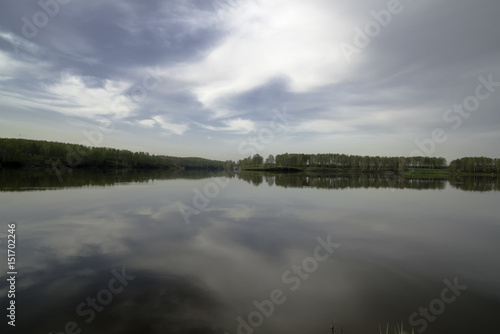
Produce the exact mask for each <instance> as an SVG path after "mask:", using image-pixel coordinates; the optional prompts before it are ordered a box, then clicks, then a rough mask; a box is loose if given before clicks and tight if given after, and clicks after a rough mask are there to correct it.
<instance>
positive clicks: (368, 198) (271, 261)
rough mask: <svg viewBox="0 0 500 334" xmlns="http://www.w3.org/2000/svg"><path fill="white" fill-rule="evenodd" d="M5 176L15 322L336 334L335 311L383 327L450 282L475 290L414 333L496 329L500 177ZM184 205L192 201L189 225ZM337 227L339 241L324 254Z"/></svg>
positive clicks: (2, 189)
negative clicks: (12, 237) (13, 238)
mask: <svg viewBox="0 0 500 334" xmlns="http://www.w3.org/2000/svg"><path fill="white" fill-rule="evenodd" d="M1 180H2V183H1V185H0V212H1V213H2V222H3V223H2V229H3V230H2V231H0V233H6V230H7V226H6V225H7V224H8V223H9V222H12V221H15V222H17V224H18V227H17V238H18V240H17V242H18V244H17V261H18V263H17V269H18V273H19V274H18V282H17V292H18V293H16V305H18V309H17V314H18V318H17V322H16V330H17V332H18V333H49V332H51V331H52V332H54V333H60V332H63V333H64V332H65V326H67V324H68V323H69V324H70V327H71V326H72V325H73V324H71V322H74V325H75V326H77V328H78V329H81V333H111V334H113V333H155V334H156V333H226V332H227V333H231V334H233V333H237V332H238V326H239V322H238V320H237V319H238V318H239V317H241V318H242V319H244V320H245V321H246V322H247V323H248V322H249V325H248V327H246V326H247V325H245V326H244V327H245V328H243V327H241V326H240V328H239V332H241V333H249V332H250V331H253V332H255V333H292V334H295V333H297V334H298V333H330V332H331V331H330V326H331V322H332V320H333V319H336V323H337V329H339V327H340V326H343V328H344V333H346V334H348V333H378V326H379V325H382V326H385V324H386V323H387V322H390V323H392V324H395V323H396V322H398V323H401V321H403V322H404V324H405V327H409V317H410V315H411V314H412V313H414V312H417V313H418V312H419V308H420V307H426V308H429V304H431V303H433V301H434V300H435V299H441V292H442V290H443V289H444V288H445V287H446V285H445V283H444V282H443V281H444V280H448V281H449V282H453V280H454V279H455V278H457V280H458V282H459V284H461V285H466V286H467V289H466V290H464V291H462V292H461V294H460V295H459V296H456V299H455V300H454V301H453V302H451V303H449V304H443V305H444V307H445V309H444V310H442V311H440V312H438V313H439V314H438V315H437V316H436V318H435V319H433V321H424V320H423V319H425V318H424V317H423V316H421V315H418V314H417V316H416V317H415V318H414V320H415V321H418V322H417V324H418V325H417V326H416V327H415V329H416V330H417V329H423V323H426V325H427V328H426V329H425V333H498V332H499V330H500V325H499V321H498V320H497V318H498V314H499V311H500V262H499V260H500V256H499V255H498V254H499V250H500V246H499V245H498V240H499V237H500V222H499V215H498V209H497V206H498V203H499V199H500V192H498V191H497V190H498V189H499V187H498V181H497V179H493V181H492V179H491V178H487V179H484V178H483V179H478V178H476V179H472V180H471V179H461V180H452V181H447V180H439V179H423V180H405V179H400V178H397V177H394V176H367V175H363V176H350V177H347V176H343V177H320V176H314V175H310V176H304V175H293V174H284V175H270V174H255V173H248V174H239V175H226V174H224V173H218V174H217V173H214V174H206V173H202V172H191V173H186V174H184V173H168V172H159V171H156V172H132V173H131V172H124V171H119V172H114V171H113V172H106V173H103V172H97V171H95V172H92V173H89V172H83V171H78V170H74V171H73V173H72V174H67V175H65V176H64V178H63V180H62V181H61V180H59V179H58V178H57V177H56V176H55V175H48V174H47V173H42V172H33V171H31V172H24V171H6V170H2V179H1ZM221 180H223V181H224V183H221V184H224V187H223V188H220V189H218V191H216V193H214V192H213V189H214V188H213V185H217V184H219V183H218V182H217V181H221ZM227 181H229V182H227ZM207 184H211V185H212V188H210V186H208V187H207ZM417 189H418V190H420V191H418V190H417ZM48 190H51V191H48ZM207 190H208V191H209V193H208V194H209V195H210V196H208V197H207V196H205V195H203V193H204V192H205V193H207ZM463 190H472V191H463ZM198 191H199V192H198ZM210 191H212V192H211V193H210ZM196 194H202V195H198V197H200V196H201V197H204V198H205V200H202V201H201V202H203V204H205V205H204V207H203V208H201V207H195V205H194V204H193V200H194V199H195V197H196ZM180 207H192V208H193V210H197V211H196V212H197V214H195V213H193V214H191V215H190V217H189V218H190V223H189V224H186V222H185V220H184V218H183V215H182V213H181V211H180V210H179V208H180ZM193 212H194V211H193ZM329 236H330V238H331V241H332V242H334V243H338V244H340V247H338V248H335V251H334V253H333V254H331V255H330V254H328V253H327V251H326V250H325V248H320V249H319V251H317V249H318V246H321V242H319V241H318V238H320V239H321V240H322V241H323V242H326V240H327V239H328V237H329ZM3 240H5V239H2V241H3ZM0 245H1V246H2V247H1V248H0V256H1V257H2V258H4V259H5V252H6V247H5V243H4V242H2V243H1V244H0ZM316 253H317V254H318V255H320V256H321V257H323V258H325V260H324V261H318V260H317V261H316V264H317V266H314V261H312V260H305V259H307V258H309V259H314V258H315V254H316ZM327 255H329V256H327ZM297 266H301V269H300V270H298V269H297V268H298V267H297ZM303 266H305V268H303ZM305 269H307V270H305ZM4 272H5V270H4V271H3V273H4ZM3 273H2V274H3ZM117 275H118V276H120V277H121V278H122V281H124V282H125V283H126V284H125V283H124V284H122V285H120V284H121V283H120V280H119V279H117V277H118V276H117ZM123 277H125V279H124V278H123ZM126 277H128V278H129V280H127V279H126ZM284 278H285V279H284ZM113 279H114V281H113V283H112V284H111V285H110V281H111V280H113ZM5 282H6V280H5V279H4V278H2V280H1V282H0V290H1V294H0V305H2V307H3V305H6V300H7V299H6V297H5V296H6V291H7V290H8V289H7V285H6V283H5ZM120 287H123V289H121V290H120V289H119V288H120ZM111 290H114V291H118V290H120V292H106V291H111ZM277 290H279V291H281V292H282V294H281V296H280V298H278V299H279V300H280V303H279V304H273V306H272V308H273V310H270V309H269V308H268V309H267V310H266V305H267V306H269V304H266V302H263V301H264V300H269V299H270V298H271V294H272V292H273V291H274V292H276V291H277ZM103 291H104V292H103ZM451 296H453V295H452V294H451V295H448V297H451ZM275 297H276V296H275ZM93 299H95V300H94V303H96V304H91V303H92V301H93ZM254 302H255V303H254ZM82 303H83V306H82ZM255 304H258V305H261V307H264V311H260V312H261V313H266V312H267V311H269V313H270V315H269V317H267V316H266V315H264V316H261V318H259V315H258V314H257V313H256V312H257V310H258V307H257V306H256V305H255ZM92 305H94V306H92ZM262 305H264V306H262ZM436 305H437V306H439V304H436V303H434V304H433V306H435V307H436ZM271 311H272V312H271ZM249 315H250V319H249ZM252 315H253V318H252ZM431 315H432V314H431ZM261 319H262V320H261ZM252 322H253V324H255V325H258V326H255V327H254V326H252ZM2 326H3V327H2V328H5V321H4V322H3V323H2ZM9 330H11V328H9ZM249 330H250V331H249ZM3 332H4V331H2V333H3Z"/></svg>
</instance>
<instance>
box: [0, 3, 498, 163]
mask: <svg viewBox="0 0 500 334" xmlns="http://www.w3.org/2000/svg"><path fill="white" fill-rule="evenodd" d="M498 13H500V2H499V1H498V0H482V1H469V0H442V1H430V0H422V1H415V0H414V1H412V0H401V1H398V0H389V1H378V0H370V1H360V0H308V1H304V0H268V1H263V0H182V1H181V0H165V1H160V0H144V1H131V0H121V1H111V0H86V1H76V0H40V1H34V0H29V1H25V0H22V1H13V0H5V1H2V2H1V3H0V137H8V138H26V139H41V140H49V141H59V142H68V143H81V144H84V145H88V146H105V147H114V148H120V149H129V150H132V151H144V152H149V153H152V154H164V155H173V156H201V157H205V158H212V159H221V160H227V159H230V160H239V159H243V158H245V157H247V156H249V155H252V154H256V153H258V154H260V155H262V156H264V157H267V156H268V155H269V154H273V155H276V154H280V153H285V152H288V153H343V154H359V155H380V156H411V155H429V156H442V157H445V158H447V159H448V161H450V160H452V159H455V158H460V157H464V156H489V157H500V145H499V144H500V113H499V112H500V20H498Z"/></svg>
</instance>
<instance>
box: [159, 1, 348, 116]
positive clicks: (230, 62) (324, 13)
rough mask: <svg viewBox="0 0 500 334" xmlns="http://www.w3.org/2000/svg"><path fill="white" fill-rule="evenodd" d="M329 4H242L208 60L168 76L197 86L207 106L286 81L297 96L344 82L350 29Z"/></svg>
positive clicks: (230, 14) (229, 18) (232, 10)
mask: <svg viewBox="0 0 500 334" xmlns="http://www.w3.org/2000/svg"><path fill="white" fill-rule="evenodd" d="M325 6H328V5H327V2H325V1H321V0H316V1H307V2H306V1H299V0H287V1H285V0H279V1H272V2H260V1H259V2H256V1H251V2H246V1H242V2H239V3H238V7H236V8H230V9H229V10H228V12H227V13H226V14H227V15H225V17H227V23H226V29H227V32H228V36H227V37H226V38H225V40H224V41H223V42H222V43H221V44H220V45H219V46H217V47H216V48H215V49H213V50H212V51H211V52H210V53H209V54H208V55H207V56H206V57H205V58H204V59H202V60H201V61H199V62H197V63H192V64H183V65H179V66H177V67H174V68H172V69H169V72H170V73H171V74H173V76H174V77H176V78H177V79H181V80H186V81H189V82H191V83H192V84H193V85H194V89H193V91H194V93H195V95H196V96H197V98H198V99H199V101H200V102H202V103H203V105H204V106H206V107H209V108H215V107H216V106H217V103H216V102H217V99H218V98H220V97H222V96H224V95H228V94H236V93H241V92H244V91H246V90H249V89H252V88H254V87H257V86H259V85H262V84H264V83H266V82H267V81H269V80H270V79H272V78H273V77H276V76H280V77H283V76H285V77H287V78H288V79H289V83H290V88H291V89H292V90H293V91H294V92H306V91H309V90H311V89H313V88H315V87H319V86H322V85H326V84H331V83H335V82H338V81H340V80H342V78H343V77H344V76H345V74H346V72H347V66H346V62H345V59H344V58H343V56H342V54H341V52H340V50H339V48H338V45H339V42H340V40H341V38H342V36H344V35H345V34H348V33H349V34H350V31H349V32H347V31H346V26H347V27H349V28H350V29H351V28H352V24H347V25H346V23H345V21H344V19H343V18H342V17H341V14H340V13H335V12H333V14H332V11H331V10H325Z"/></svg>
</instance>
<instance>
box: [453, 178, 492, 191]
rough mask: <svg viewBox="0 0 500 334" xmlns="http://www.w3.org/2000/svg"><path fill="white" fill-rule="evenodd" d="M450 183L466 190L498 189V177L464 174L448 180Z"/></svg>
mask: <svg viewBox="0 0 500 334" xmlns="http://www.w3.org/2000/svg"><path fill="white" fill-rule="evenodd" d="M450 184H451V185H452V186H453V187H455V188H458V189H461V190H467V191H481V192H483V191H500V178H498V177H487V176H466V177H457V178H454V179H452V180H450Z"/></svg>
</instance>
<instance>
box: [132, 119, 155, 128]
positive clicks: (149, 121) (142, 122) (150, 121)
mask: <svg viewBox="0 0 500 334" xmlns="http://www.w3.org/2000/svg"><path fill="white" fill-rule="evenodd" d="M137 124H139V125H142V126H146V127H148V128H152V127H153V126H155V124H157V122H156V121H155V120H153V119H143V120H140V121H137Z"/></svg>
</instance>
